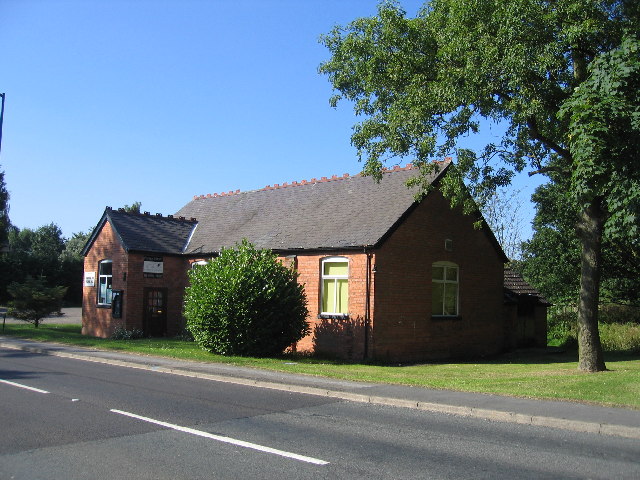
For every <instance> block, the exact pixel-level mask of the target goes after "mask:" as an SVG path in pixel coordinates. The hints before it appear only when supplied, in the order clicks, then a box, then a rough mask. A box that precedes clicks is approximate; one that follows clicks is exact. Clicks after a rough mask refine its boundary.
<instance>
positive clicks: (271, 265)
mask: <svg viewBox="0 0 640 480" xmlns="http://www.w3.org/2000/svg"><path fill="white" fill-rule="evenodd" d="M189 278H190V281H191V284H190V286H189V287H187V291H186V295H185V305H184V309H185V312H184V313H185V317H186V319H187V329H188V330H189V331H190V332H191V334H192V335H193V338H194V340H195V341H196V342H197V343H198V345H200V346H201V347H202V348H203V349H205V350H207V351H209V352H212V353H217V354H221V355H241V356H273V355H278V354H280V353H282V352H283V351H284V350H285V349H286V348H287V347H288V346H289V345H291V344H293V343H294V342H297V341H298V340H300V339H301V338H302V337H304V336H305V335H307V334H308V333H309V326H308V325H307V322H306V318H307V313H308V312H307V300H306V297H305V294H304V287H303V286H302V285H300V284H299V283H298V281H297V278H298V274H297V273H296V272H295V271H294V270H293V269H289V268H287V267H285V266H284V265H282V263H280V262H279V261H277V258H276V255H275V254H273V253H272V252H270V251H268V250H256V249H255V247H254V246H253V245H251V244H250V243H249V242H248V241H247V240H243V241H242V242H241V243H240V244H237V245H236V246H235V248H229V249H223V250H222V252H221V253H220V256H219V257H218V258H216V259H214V260H212V261H211V262H210V263H209V264H207V265H201V266H197V267H195V268H194V269H193V270H191V272H190V273H189Z"/></svg>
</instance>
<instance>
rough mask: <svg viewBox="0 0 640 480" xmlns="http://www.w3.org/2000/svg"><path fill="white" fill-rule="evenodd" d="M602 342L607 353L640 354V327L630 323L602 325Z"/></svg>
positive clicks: (600, 325) (600, 326)
mask: <svg viewBox="0 0 640 480" xmlns="http://www.w3.org/2000/svg"><path fill="white" fill-rule="evenodd" d="M599 328H600V341H601V342H602V349H603V350H604V351H605V352H630V353H640V325H639V324H637V323H633V322H629V323H625V324H620V323H600V324H599Z"/></svg>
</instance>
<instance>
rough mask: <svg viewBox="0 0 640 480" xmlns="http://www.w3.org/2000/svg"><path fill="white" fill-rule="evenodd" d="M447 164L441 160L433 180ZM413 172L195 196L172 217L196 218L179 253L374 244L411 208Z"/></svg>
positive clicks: (313, 181)
mask: <svg viewBox="0 0 640 480" xmlns="http://www.w3.org/2000/svg"><path fill="white" fill-rule="evenodd" d="M449 164H450V162H449V161H448V160H447V161H445V162H442V163H441V165H442V168H441V170H440V172H439V173H438V174H435V175H433V176H432V178H431V179H430V181H431V182H434V181H436V179H437V178H439V177H440V176H441V175H442V174H443V173H444V172H445V171H446V169H447V167H448V166H449ZM416 175H417V170H414V169H413V168H412V167H411V166H407V167H404V168H399V167H396V168H395V169H394V170H390V171H387V172H386V173H384V174H383V178H382V181H381V182H380V183H376V182H375V181H374V180H373V179H372V178H371V177H363V176H361V175H357V176H347V175H345V176H343V177H337V176H334V177H331V178H326V177H323V178H321V179H320V180H315V179H313V180H311V181H309V182H306V181H303V182H294V183H293V184H283V185H274V186H268V187H265V188H264V189H262V190H254V191H249V192H242V193H239V192H235V193H233V192H229V193H228V194H222V195H218V194H215V195H207V196H204V195H201V196H196V197H194V199H193V200H192V201H191V202H189V203H188V204H187V205H185V206H184V207H182V208H181V209H180V210H179V211H178V212H177V213H176V216H183V217H196V218H197V219H198V226H197V227H196V229H195V231H194V233H193V236H192V238H191V240H190V242H189V246H188V247H187V249H186V251H185V253H203V254H206V253H215V252H219V251H220V249H221V247H231V246H233V245H234V244H235V243H237V242H240V241H241V240H242V239H243V238H247V239H248V240H249V241H250V242H251V243H253V244H254V245H255V246H256V247H257V248H266V249H271V250H276V251H277V250H299V249H306V250H322V249H345V248H356V247H365V246H375V245H377V244H378V243H379V242H381V241H382V240H383V239H384V237H385V235H386V234H387V233H388V232H389V231H390V230H391V229H392V228H393V227H394V225H396V223H398V222H399V221H400V220H401V219H402V217H403V215H405V213H407V212H408V211H409V209H410V208H412V206H413V205H414V202H415V194H416V192H417V190H416V189H415V188H414V189H409V188H407V187H406V185H405V182H406V181H407V180H408V179H409V178H411V177H414V176H416Z"/></svg>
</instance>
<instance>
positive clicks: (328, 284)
mask: <svg viewBox="0 0 640 480" xmlns="http://www.w3.org/2000/svg"><path fill="white" fill-rule="evenodd" d="M348 309H349V261H348V260H347V259H346V258H342V257H332V258H327V259H325V260H323V261H322V313H325V314H347V313H348Z"/></svg>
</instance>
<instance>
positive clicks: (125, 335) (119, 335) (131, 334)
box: [111, 325, 144, 340]
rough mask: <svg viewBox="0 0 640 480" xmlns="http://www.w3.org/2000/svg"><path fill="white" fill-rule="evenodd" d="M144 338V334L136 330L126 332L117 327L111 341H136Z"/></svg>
mask: <svg viewBox="0 0 640 480" xmlns="http://www.w3.org/2000/svg"><path fill="white" fill-rule="evenodd" d="M142 337H144V332H143V331H142V330H139V329H137V328H134V329H132V330H127V329H126V328H124V327H123V326H122V325H118V326H117V327H116V329H115V330H114V331H113V333H112V334H111V338H112V339H113V340H136V339H138V338H142Z"/></svg>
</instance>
